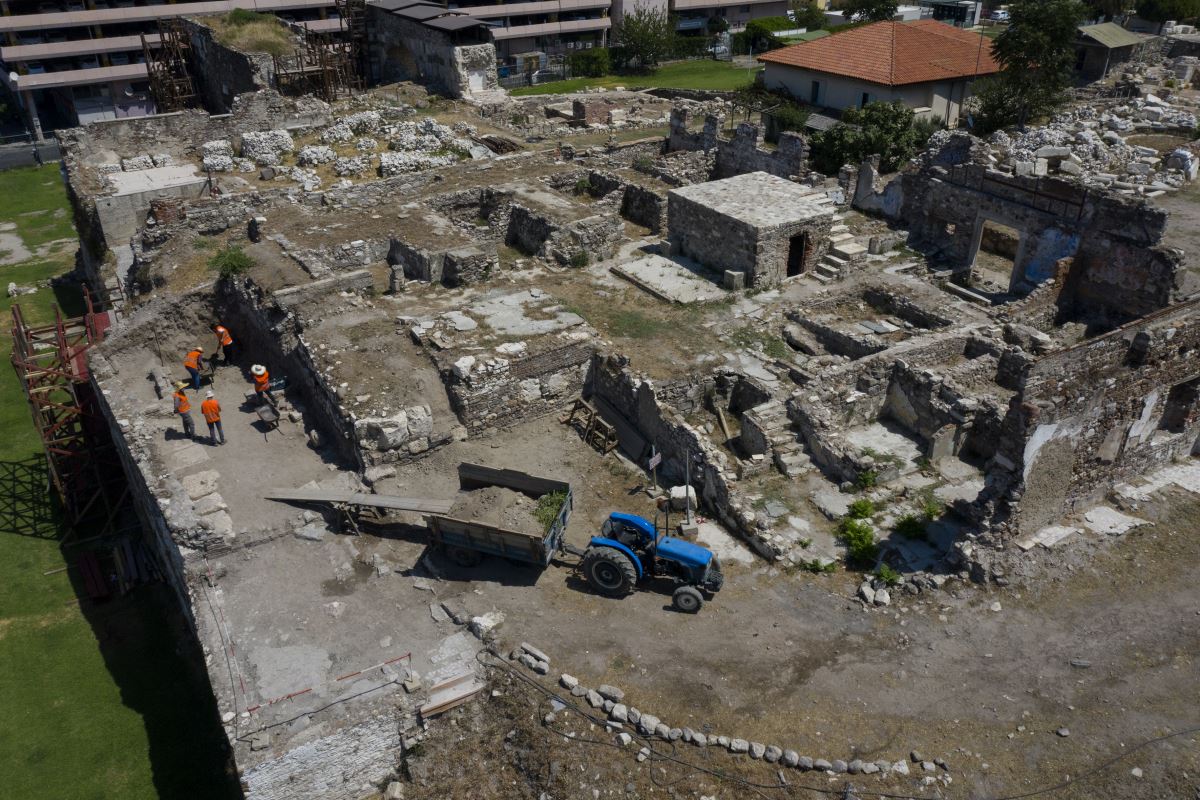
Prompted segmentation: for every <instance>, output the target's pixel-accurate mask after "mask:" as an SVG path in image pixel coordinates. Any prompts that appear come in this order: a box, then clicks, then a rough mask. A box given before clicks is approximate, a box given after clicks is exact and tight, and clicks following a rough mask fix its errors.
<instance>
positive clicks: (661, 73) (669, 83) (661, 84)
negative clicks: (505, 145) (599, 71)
mask: <svg viewBox="0 0 1200 800" xmlns="http://www.w3.org/2000/svg"><path fill="white" fill-rule="evenodd" d="M757 71H758V70H757V68H755V69H753V70H750V69H746V68H743V67H735V66H733V65H732V64H730V63H728V62H725V61H707V60H696V61H676V62H674V63H672V64H664V65H662V66H661V67H659V68H658V69H656V70H654V71H653V72H648V73H646V74H644V75H639V74H630V75H605V76H604V77H603V78H572V79H570V80H566V81H554V82H553V83H542V84H539V85H537V86H525V87H523V88H520V89H514V90H512V91H511V92H510V94H514V95H518V96H521V95H531V94H565V93H567V92H579V91H582V90H584V89H591V88H596V87H599V86H603V87H606V88H609V89H611V88H613V87H614V86H624V87H625V88H626V89H712V90H713V91H730V90H733V89H740V88H742V87H743V86H746V85H748V84H749V83H751V82H752V81H753V80H754V73H755V72H757Z"/></svg>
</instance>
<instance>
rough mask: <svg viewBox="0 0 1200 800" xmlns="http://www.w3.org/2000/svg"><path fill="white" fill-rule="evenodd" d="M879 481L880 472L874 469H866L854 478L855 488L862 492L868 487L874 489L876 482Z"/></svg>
mask: <svg viewBox="0 0 1200 800" xmlns="http://www.w3.org/2000/svg"><path fill="white" fill-rule="evenodd" d="M878 482H879V473H878V472H876V471H875V470H873V469H864V470H863V471H862V472H860V473H858V475H857V476H856V477H855V478H854V488H856V489H858V490H859V491H860V492H864V491H866V490H867V489H874V488H875V484H876V483H878Z"/></svg>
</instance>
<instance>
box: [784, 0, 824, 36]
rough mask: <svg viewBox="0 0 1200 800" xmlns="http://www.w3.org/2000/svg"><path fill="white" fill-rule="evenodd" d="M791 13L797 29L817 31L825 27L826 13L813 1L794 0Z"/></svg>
mask: <svg viewBox="0 0 1200 800" xmlns="http://www.w3.org/2000/svg"><path fill="white" fill-rule="evenodd" d="M791 11H792V16H793V17H794V18H795V22H796V27H797V28H808V29H809V30H810V31H815V30H818V29H820V28H824V27H825V12H824V11H822V10H821V9H819V8H817V4H816V3H814V2H813V0H792V4H791Z"/></svg>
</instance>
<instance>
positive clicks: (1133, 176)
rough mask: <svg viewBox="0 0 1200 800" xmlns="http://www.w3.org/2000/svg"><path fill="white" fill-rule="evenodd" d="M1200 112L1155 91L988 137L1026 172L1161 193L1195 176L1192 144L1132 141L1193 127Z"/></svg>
mask: <svg viewBox="0 0 1200 800" xmlns="http://www.w3.org/2000/svg"><path fill="white" fill-rule="evenodd" d="M1195 126H1196V115H1195V114H1194V113H1192V112H1191V111H1189V110H1186V109H1182V108H1179V107H1176V106H1172V105H1171V104H1170V103H1168V102H1166V101H1165V100H1163V99H1161V98H1159V97H1157V96H1155V95H1153V94H1150V95H1147V96H1146V97H1144V98H1137V99H1134V100H1131V101H1130V102H1129V103H1127V104H1125V105H1122V106H1117V107H1113V108H1107V109H1101V108H1098V107H1096V106H1094V105H1079V106H1075V107H1072V108H1070V109H1067V110H1065V111H1063V112H1061V113H1059V114H1058V115H1056V116H1055V117H1054V118H1053V119H1052V120H1051V121H1050V122H1049V123H1048V124H1046V125H1045V126H1042V127H1037V128H1030V129H1028V130H1026V131H1022V132H1019V133H1016V134H1012V135H1010V134H1008V133H1005V132H1003V131H997V132H996V133H994V134H992V136H991V137H990V138H989V139H988V143H989V144H990V145H991V146H992V148H993V153H992V155H993V158H994V159H995V160H996V161H997V162H998V163H1001V164H1007V165H1008V166H1009V167H1010V168H1011V170H1012V171H1013V172H1014V173H1015V174H1017V175H1021V176H1034V177H1039V176H1043V175H1048V174H1060V175H1064V176H1067V177H1074V178H1078V179H1080V180H1081V181H1083V182H1084V183H1086V184H1089V185H1094V186H1114V187H1115V188H1117V189H1119V190H1124V191H1127V192H1142V193H1149V194H1156V193H1161V192H1166V191H1172V190H1174V189H1178V188H1179V187H1180V186H1182V185H1183V184H1184V183H1186V182H1187V181H1190V180H1193V179H1195V177H1196V172H1197V167H1198V166H1200V161H1198V160H1197V157H1196V155H1195V153H1193V152H1192V151H1191V150H1189V149H1187V148H1178V149H1176V150H1175V151H1174V152H1172V153H1171V154H1170V155H1169V156H1167V157H1165V158H1164V157H1163V156H1162V154H1161V153H1160V152H1159V151H1158V150H1155V149H1154V148H1152V147H1144V146H1141V145H1137V144H1131V143H1130V142H1128V141H1127V137H1129V136H1131V135H1134V134H1138V133H1149V132H1170V131H1176V130H1189V131H1190V130H1192V129H1194V128H1195Z"/></svg>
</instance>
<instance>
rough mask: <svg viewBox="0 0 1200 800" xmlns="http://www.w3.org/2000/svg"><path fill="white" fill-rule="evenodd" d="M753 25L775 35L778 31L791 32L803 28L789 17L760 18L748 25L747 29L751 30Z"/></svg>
mask: <svg viewBox="0 0 1200 800" xmlns="http://www.w3.org/2000/svg"><path fill="white" fill-rule="evenodd" d="M751 24H753V25H756V26H757V27H759V28H762V29H763V30H767V31H770V32H771V33H775V32H776V31H790V30H793V29H795V28H797V27H803V26H798V25H797V24H796V23H794V22H792V21H791V20H790V19H788V18H787V17H759V18H758V19H756V20H752V21H751V22H750V23H747V25H746V28H747V29H749V27H750V25H751Z"/></svg>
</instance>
